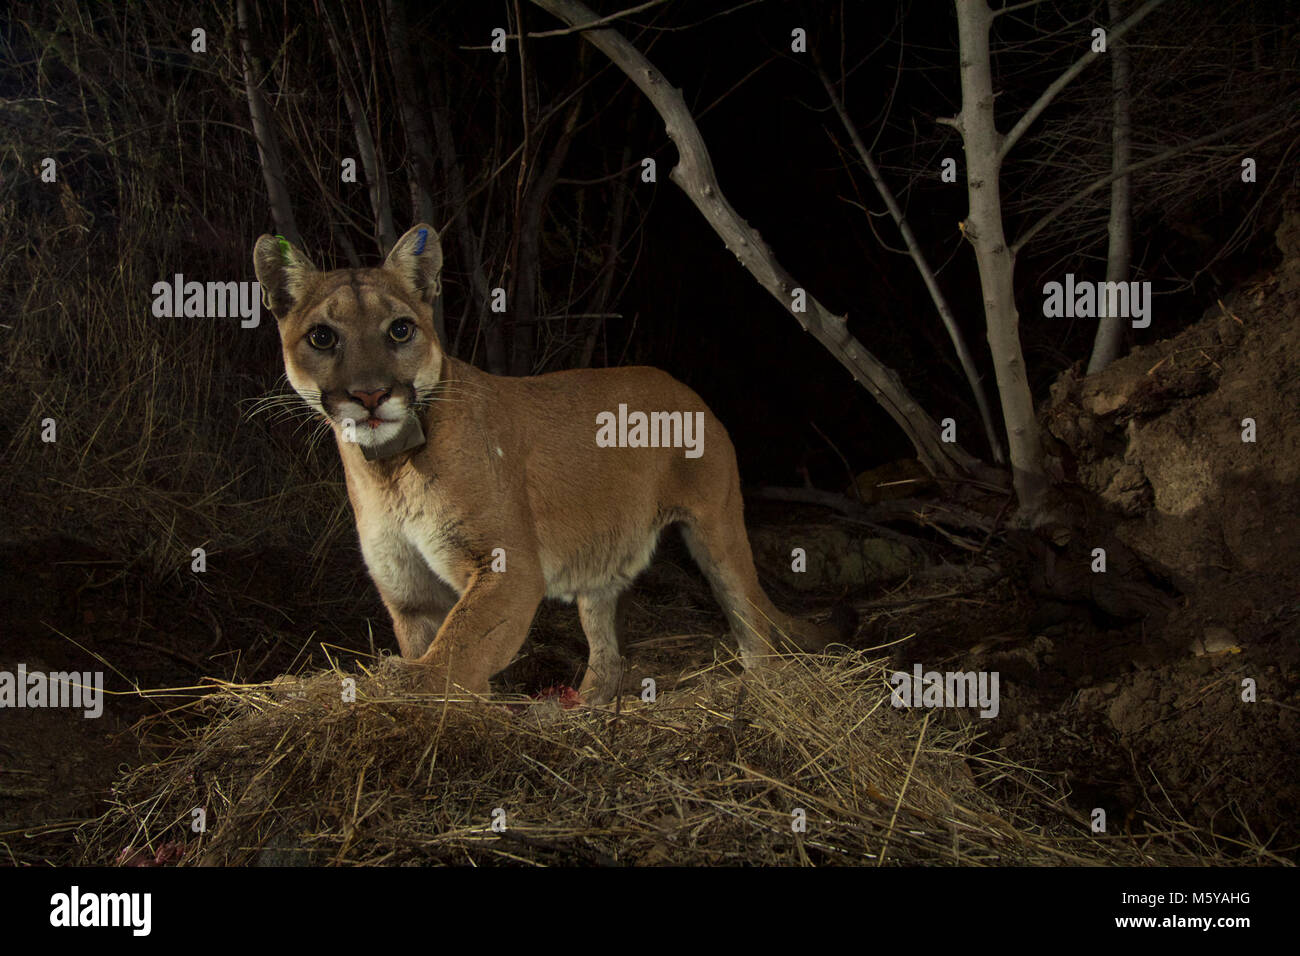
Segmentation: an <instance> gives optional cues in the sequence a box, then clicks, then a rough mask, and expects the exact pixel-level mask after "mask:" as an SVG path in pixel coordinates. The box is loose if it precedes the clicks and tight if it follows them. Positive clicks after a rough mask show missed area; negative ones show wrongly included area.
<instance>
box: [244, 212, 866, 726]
mask: <svg viewBox="0 0 1300 956" xmlns="http://www.w3.org/2000/svg"><path fill="white" fill-rule="evenodd" d="M253 261H254V264H255V266H256V269H257V278H258V281H259V282H260V284H261V288H262V294H263V297H264V300H265V302H266V304H267V306H268V307H269V308H270V309H271V311H272V312H273V313H274V314H275V316H276V318H277V320H278V325H279V330H280V341H281V345H282V346H283V348H284V367H285V373H286V374H287V376H288V379H289V383H290V384H291V385H292V386H293V388H294V389H295V391H297V393H298V395H299V396H301V397H302V399H303V400H304V401H305V402H306V403H307V404H308V405H309V406H311V407H312V408H313V409H315V410H316V411H317V412H319V413H320V414H322V415H324V416H325V417H326V418H327V419H328V420H329V423H330V425H331V426H332V428H333V431H334V436H335V439H336V441H337V443H338V449H339V455H340V457H341V458H342V459H343V471H344V474H345V475H346V477H347V486H348V497H349V498H350V499H351V501H352V509H353V511H354V513H355V515H356V521H357V533H358V534H359V535H360V538H361V553H362V555H364V557H365V561H366V567H367V568H369V570H370V576H371V577H372V578H373V579H374V582H375V586H376V587H378V589H379V593H380V595H381V596H382V597H383V600H384V604H385V605H386V606H387V607H388V610H389V612H390V613H391V614H392V618H393V629H394V630H395V631H396V633H397V642H398V644H399V645H400V647H401V651H402V656H403V657H404V658H407V659H409V660H414V661H418V662H419V663H421V664H424V665H426V666H427V667H428V668H429V669H430V671H431V678H432V683H433V686H435V687H436V688H437V689H439V690H442V689H445V688H449V687H451V686H453V685H458V686H460V687H461V688H463V689H464V690H467V691H470V692H473V693H478V694H486V693H488V690H489V687H488V680H489V678H491V677H492V676H493V675H494V674H496V673H497V672H498V671H500V670H502V669H503V668H505V667H506V665H507V664H509V663H510V661H511V659H512V658H513V657H514V656H515V654H516V653H517V652H518V651H519V648H520V647H521V646H522V645H523V643H524V639H525V638H526V637H527V635H528V629H529V626H530V625H531V623H532V620H533V615H534V613H535V612H536V610H537V607H538V605H539V604H540V602H541V600H542V598H543V597H551V598H561V599H563V600H566V601H575V600H576V601H577V604H578V613H579V615H580V616H581V619H582V628H583V630H584V631H585V632H586V636H587V644H588V647H589V658H588V665H587V672H586V675H585V677H584V678H583V681H582V685H581V687H580V693H581V694H582V696H583V698H584V700H586V701H588V702H590V703H596V704H599V703H604V702H607V701H609V700H610V699H611V698H612V697H613V696H614V695H615V693H617V691H618V679H619V673H620V663H621V661H620V657H619V644H618V635H617V627H616V621H617V618H618V615H617V613H616V612H617V606H618V601H619V596H620V595H621V594H622V593H623V591H625V590H626V589H627V588H628V586H629V585H631V583H632V581H633V579H634V578H636V576H637V575H638V574H640V572H641V571H642V570H644V569H645V567H646V566H647V565H648V564H649V563H650V559H651V556H652V554H653V553H654V550H655V546H656V544H657V542H658V540H659V533H660V532H661V531H662V530H663V529H664V528H665V527H666V526H667V525H670V524H679V525H681V526H682V529H683V532H684V534H685V538H686V543H687V545H688V546H689V548H690V551H691V555H692V557H694V559H695V561H696V563H698V564H699V566H700V567H701V569H702V570H703V571H704V573H705V575H706V576H707V577H708V580H709V582H710V584H711V585H712V587H713V592H714V594H715V595H716V596H717V598H718V601H719V602H720V603H721V605H722V607H723V609H724V610H725V611H726V614H727V617H728V620H729V622H730V625H731V630H732V633H733V634H734V635H735V638H736V641H737V642H738V644H739V646H740V651H741V658H742V660H743V661H744V663H745V665H746V666H751V665H753V664H754V663H755V662H756V661H757V660H758V658H759V657H760V656H761V655H763V654H765V653H769V652H770V650H771V649H772V648H773V647H774V646H777V647H779V646H784V645H785V644H786V642H787V641H788V642H790V643H793V644H794V645H796V646H799V647H803V648H805V649H819V648H821V647H823V646H825V644H826V643H828V642H829V641H831V640H833V639H835V638H837V637H839V636H842V635H840V634H837V633H835V629H833V628H831V627H822V626H816V625H812V624H807V623H804V622H796V621H795V620H793V619H791V618H790V617H787V616H786V615H785V614H782V613H781V612H780V611H778V610H777V609H776V608H775V607H774V606H773V605H772V602H771V601H770V600H768V597H767V595H766V594H764V593H763V590H762V588H761V587H760V586H759V583H758V578H757V576H756V575H755V573H754V562H753V558H752V557H751V555H750V549H749V540H748V538H747V537H746V535H745V525H744V522H743V521H742V518H741V507H742V505H741V497H740V478H739V475H738V473H737V471H736V455H735V452H734V451H733V449H732V446H731V442H730V440H729V439H728V438H727V432H726V430H725V429H724V428H723V427H722V425H721V423H719V422H718V420H717V419H716V418H714V417H713V415H712V413H711V412H710V411H709V410H708V408H707V407H706V406H705V404H704V402H703V401H701V399H700V397H699V396H698V395H696V394H695V393H694V392H693V391H691V390H690V389H689V388H687V387H686V386H685V385H683V384H682V383H681V382H678V381H676V380H675V379H673V378H672V377H671V376H669V375H668V374H666V373H664V372H661V371H658V370H657V369H653V368H617V369H582V370H574V371H567V372H553V373H550V374H548V375H538V376H535V377H531V378H504V377H500V376H496V375H489V374H487V373H485V372H481V371H479V370H478V369H477V368H475V367H474V366H472V365H468V364H466V363H465V362H461V361H458V360H457V359H454V358H452V357H451V356H449V355H447V354H446V353H445V352H443V350H442V344H441V343H440V342H439V341H438V339H437V337H436V336H435V334H434V327H433V312H432V303H433V300H434V298H435V297H436V296H437V295H438V292H439V287H440V283H439V274H440V272H441V269H442V248H441V246H440V244H439V241H438V235H437V234H436V233H435V232H434V231H433V229H432V228H430V227H429V226H427V225H424V224H421V225H418V226H415V227H414V228H412V229H411V230H410V231H409V232H407V233H406V235H404V236H402V238H401V239H400V240H399V241H398V243H397V245H396V246H394V247H393V251H392V253H391V254H390V255H389V256H388V259H387V261H386V262H385V263H384V264H383V266H382V267H380V268H377V269H336V270H334V271H332V272H319V271H317V270H316V269H315V268H314V267H313V266H312V265H311V263H310V262H309V261H308V260H307V258H306V257H305V256H304V255H303V253H302V252H301V251H299V250H298V249H297V248H295V247H293V246H292V245H290V244H289V243H288V242H286V241H284V240H283V239H278V238H275V237H272V236H262V237H261V238H260V239H258V240H257V245H256V247H255V249H254V251H253ZM629 408H630V409H633V411H632V412H631V413H629V412H628V411H627V409H629ZM638 415H639V416H640V418H637V416H638ZM616 422H617V428H616V427H615V423H616ZM647 425H648V426H649V431H650V434H647ZM661 439H662V440H661ZM840 629H841V630H842V629H843V627H841V628H840Z"/></svg>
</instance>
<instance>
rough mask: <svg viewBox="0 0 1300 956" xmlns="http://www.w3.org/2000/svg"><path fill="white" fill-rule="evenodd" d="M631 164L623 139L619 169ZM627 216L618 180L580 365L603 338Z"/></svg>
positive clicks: (628, 145) (586, 365)
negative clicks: (601, 331)
mask: <svg viewBox="0 0 1300 956" xmlns="http://www.w3.org/2000/svg"><path fill="white" fill-rule="evenodd" d="M634 112H635V111H632V110H629V111H628V126H629V128H630V127H631V125H632V122H633V116H634ZM631 164H632V141H631V138H630V137H629V138H628V139H627V140H625V141H624V145H623V157H622V160H621V161H620V163H619V169H627V168H628V166H630V165H631ZM626 215H627V188H626V187H625V186H624V185H623V184H622V183H616V184H615V186H614V209H613V211H612V212H611V213H610V226H609V245H608V246H607V251H606V254H605V263H604V265H602V266H601V276H600V286H599V288H598V289H597V291H596V297H595V298H594V299H593V300H592V308H591V312H592V318H590V319H588V320H587V321H588V322H590V323H591V324H590V325H589V326H588V327H587V331H586V334H585V335H584V336H583V342H582V354H581V356H580V357H579V358H578V368H590V367H591V359H592V356H593V355H594V354H595V351H596V340H597V339H598V338H600V328H601V326H602V325H603V324H604V322H605V320H604V319H603V318H601V316H603V315H605V314H606V313H607V312H608V311H609V300H610V297H611V296H612V295H613V294H614V279H615V277H616V276H617V275H618V250H619V247H620V246H621V245H622V244H623V222H624V219H625V218H626Z"/></svg>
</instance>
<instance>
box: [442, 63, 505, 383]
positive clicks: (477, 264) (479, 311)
mask: <svg viewBox="0 0 1300 956" xmlns="http://www.w3.org/2000/svg"><path fill="white" fill-rule="evenodd" d="M446 90H447V87H446V84H445V83H443V82H442V78H441V76H440V75H439V74H438V72H437V71H436V70H431V71H430V76H429V92H430V98H431V99H432V100H433V109H432V110H431V111H430V117H431V119H432V121H433V137H434V146H435V147H436V148H437V150H438V161H439V162H440V163H441V164H442V175H443V181H444V182H445V183H446V184H447V190H448V192H449V194H450V199H451V207H452V209H451V211H452V219H451V224H450V226H449V227H448V228H450V229H451V230H452V231H453V232H454V233H455V234H456V239H457V241H458V242H459V243H460V255H461V260H462V263H463V265H462V268H464V269H465V271H466V272H467V273H469V280H470V296H469V300H470V301H471V302H472V303H473V309H474V312H475V323H476V325H477V327H478V329H479V330H480V331H482V333H483V341H484V345H485V348H486V352H487V355H486V365H487V369H488V371H489V372H492V373H493V374H496V375H503V374H505V371H506V349H505V338H504V335H503V333H502V329H501V323H500V322H499V321H497V320H498V319H499V316H495V315H493V314H492V312H491V311H490V307H491V290H490V289H489V288H488V280H487V274H486V273H485V272H484V271H483V244H482V242H481V241H479V239H478V238H477V237H476V236H475V233H474V229H473V227H472V225H471V224H470V218H469V198H468V194H467V192H466V190H465V171H464V169H463V168H462V167H461V164H460V159H459V157H458V156H457V155H456V140H455V138H454V137H453V136H452V132H451V122H450V121H449V120H448V119H447V113H448V110H449V107H448V105H447V92H446ZM498 152H499V151H498V150H495V149H494V151H493V154H492V161H493V163H492V164H495V162H496V159H497V156H498ZM491 198H492V196H491V192H489V193H488V198H487V200H486V202H485V204H484V205H485V207H490V205H491ZM483 222H484V225H486V224H487V216H484V217H483ZM468 311H469V310H468V309H467V310H466V314H467V315H468ZM463 331H464V323H462V326H461V328H460V329H458V330H457V333H456V340H455V341H454V342H452V343H451V346H450V348H451V350H452V354H458V352H459V347H460V333H461V332H463Z"/></svg>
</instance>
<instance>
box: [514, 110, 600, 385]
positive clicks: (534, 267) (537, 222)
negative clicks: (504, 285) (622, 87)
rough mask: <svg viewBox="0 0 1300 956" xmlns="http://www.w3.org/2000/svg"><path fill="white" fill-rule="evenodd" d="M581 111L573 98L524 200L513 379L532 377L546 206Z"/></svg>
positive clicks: (517, 265) (517, 259) (518, 254)
mask: <svg viewBox="0 0 1300 956" xmlns="http://www.w3.org/2000/svg"><path fill="white" fill-rule="evenodd" d="M581 111H582V97H581V96H578V97H575V98H574V101H573V105H572V106H570V107H569V112H568V114H567V115H566V116H565V118H564V128H563V129H562V130H561V131H560V138H559V140H558V141H557V142H556V144H555V148H554V149H552V150H551V155H550V156H549V157H548V158H547V160H546V165H545V166H544V167H542V171H541V173H540V174H539V175H538V177H537V179H536V180H535V181H534V182H533V184H532V186H530V187H529V189H528V192H527V193H526V194H525V196H524V208H523V214H522V216H520V222H519V245H518V248H517V251H516V255H515V270H514V280H515V281H514V294H513V295H512V296H511V305H512V308H511V313H512V314H513V317H514V348H513V350H512V352H511V356H510V368H511V372H512V374H514V375H531V374H532V372H533V354H534V351H535V347H536V343H537V283H538V277H539V274H540V271H541V238H542V215H543V213H545V211H546V202H547V200H548V199H549V198H550V196H551V190H552V189H553V188H554V187H555V181H556V180H557V179H559V178H560V169H561V167H563V165H564V160H565V159H566V158H567V157H568V155H569V145H570V144H571V143H572V142H573V132H574V130H575V129H576V128H577V126H578V115H579V113H581Z"/></svg>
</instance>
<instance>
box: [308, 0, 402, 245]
mask: <svg viewBox="0 0 1300 956" xmlns="http://www.w3.org/2000/svg"><path fill="white" fill-rule="evenodd" d="M322 9H323V11H324V14H325V27H326V29H325V37H326V40H327V41H328V43H329V48H330V53H331V54H333V56H334V67H335V69H336V70H337V71H338V78H339V88H340V89H341V90H342V91H343V101H344V103H346V104H347V108H348V116H349V117H350V118H351V120H352V130H353V133H354V134H355V135H356V140H357V152H358V153H359V154H360V158H361V167H362V169H363V170H364V171H365V174H366V184H367V186H368V187H369V193H370V208H371V210H372V211H373V212H374V214H375V229H376V233H377V235H376V238H377V239H378V240H379V251H380V254H381V255H385V256H386V255H388V253H389V251H390V250H391V249H392V248H393V246H394V245H395V244H396V243H397V230H396V228H395V227H394V226H393V204H392V201H391V199H390V197H389V193H388V175H387V174H386V173H385V171H384V169H383V167H381V166H380V164H379V157H378V155H377V154H376V150H375V138H374V135H373V134H372V133H371V131H370V120H369V119H368V118H367V117H366V111H365V109H364V108H363V106H362V103H361V96H360V94H359V93H358V92H357V87H356V85H355V84H354V83H353V80H352V77H353V74H354V73H355V72H356V70H357V69H358V66H357V64H349V63H347V62H345V61H344V59H343V50H342V45H341V44H340V43H339V35H338V30H337V28H336V27H335V26H334V21H333V19H332V18H331V17H330V15H329V7H328V6H325V7H323V8H322Z"/></svg>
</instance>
